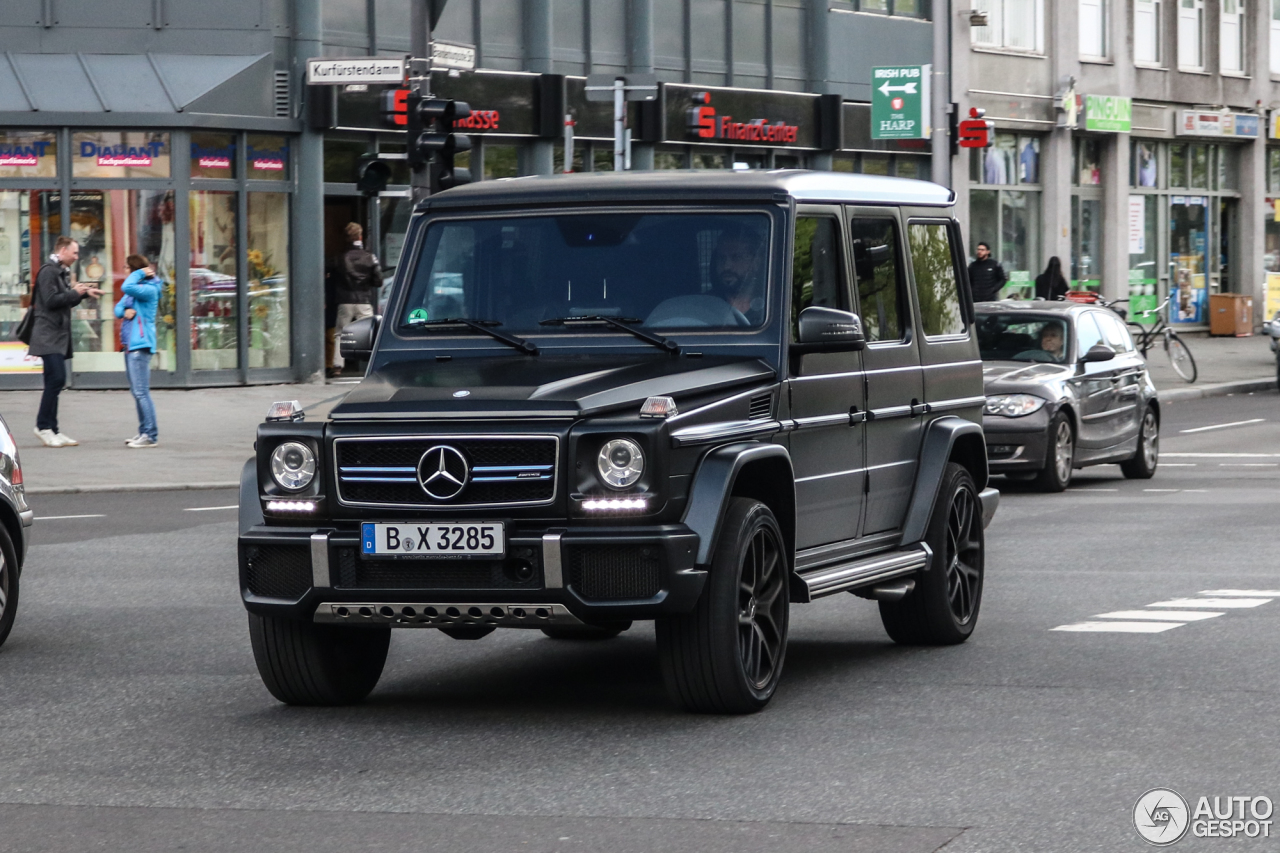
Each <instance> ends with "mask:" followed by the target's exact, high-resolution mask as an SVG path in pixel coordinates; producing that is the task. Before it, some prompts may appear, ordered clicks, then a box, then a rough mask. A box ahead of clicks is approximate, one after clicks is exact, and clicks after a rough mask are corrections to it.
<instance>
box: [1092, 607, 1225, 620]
mask: <svg viewBox="0 0 1280 853" xmlns="http://www.w3.org/2000/svg"><path fill="white" fill-rule="evenodd" d="M1225 615H1226V614H1225V613H1209V612H1207V611H1204V610H1117V611H1115V612H1113V613H1099V614H1098V615H1097V616H1095V617H1093V618H1094V619H1141V620H1143V621H1150V622H1173V621H1175V620H1176V621H1178V622H1199V621H1201V620H1202V619H1212V618H1213V617H1215V616H1225Z"/></svg>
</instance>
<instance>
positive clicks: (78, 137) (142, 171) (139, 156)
mask: <svg viewBox="0 0 1280 853" xmlns="http://www.w3.org/2000/svg"><path fill="white" fill-rule="evenodd" d="M71 174H72V176H73V177H76V178H167V177H169V134H167V133H157V132H153V131H148V130H91V131H82V132H77V133H73V134H72V135H71Z"/></svg>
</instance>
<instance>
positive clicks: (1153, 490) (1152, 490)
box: [1142, 489, 1182, 492]
mask: <svg viewBox="0 0 1280 853" xmlns="http://www.w3.org/2000/svg"><path fill="white" fill-rule="evenodd" d="M1142 491H1144V492H1180V491H1182V489H1143V490H1142Z"/></svg>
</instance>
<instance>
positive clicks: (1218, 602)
mask: <svg viewBox="0 0 1280 853" xmlns="http://www.w3.org/2000/svg"><path fill="white" fill-rule="evenodd" d="M1270 602H1271V599H1269V598H1175V599H1172V600H1170V601H1157V602H1156V603H1155V604H1148V605H1147V607H1164V608H1173V609H1174V610H1177V609H1179V608H1182V607H1205V608H1208V609H1210V610H1217V609H1218V608H1223V609H1230V608H1233V607H1257V606H1258V605H1260V604H1269V603H1270Z"/></svg>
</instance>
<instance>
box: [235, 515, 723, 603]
mask: <svg viewBox="0 0 1280 853" xmlns="http://www.w3.org/2000/svg"><path fill="white" fill-rule="evenodd" d="M698 542H699V537H698V535H697V534H695V533H694V532H692V531H691V530H690V529H689V528H688V527H686V526H685V525H683V524H672V525H656V526H644V527H640V526H637V527H621V526H619V527H573V526H572V525H566V526H557V527H533V526H528V525H524V524H519V525H517V524H511V523H509V524H508V533H507V549H506V557H504V558H503V559H501V560H493V559H467V558H435V559H430V558H428V559H423V558H412V557H394V558H370V559H366V558H365V557H363V556H362V555H361V553H360V537H359V530H358V528H339V529H334V528H296V527H290V528H281V527H268V526H264V525H257V526H255V527H253V528H252V529H250V530H248V531H246V532H245V533H243V534H242V535H241V536H240V540H239V563H240V589H241V597H242V598H243V600H244V603H245V607H246V608H247V609H248V610H249V611H250V612H253V613H259V614H263V615H275V616H287V617H290V618H295V619H303V620H313V619H314V620H315V621H318V622H330V623H356V622H379V621H381V622H388V623H391V624H394V625H405V626H409V625H413V626H421V627H443V626H445V625H448V624H467V623H480V624H490V625H495V626H499V627H534V628H536V627H541V626H543V625H546V624H552V623H556V622H559V623H576V622H585V623H606V622H620V621H626V620H635V619H654V618H659V617H662V616H668V615H675V614H680V613H688V612H689V611H691V610H692V609H693V607H694V605H695V604H696V603H697V600H698V597H699V596H700V595H701V593H702V587H703V584H704V583H705V581H706V571H705V570H704V569H701V568H699V567H697V566H696V565H695V564H694V560H695V556H696V554H697V551H698Z"/></svg>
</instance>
